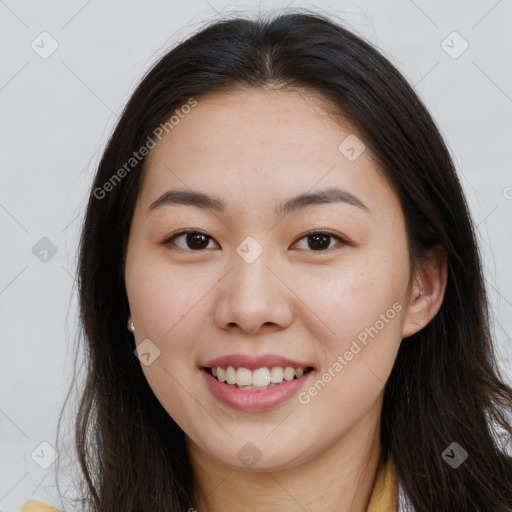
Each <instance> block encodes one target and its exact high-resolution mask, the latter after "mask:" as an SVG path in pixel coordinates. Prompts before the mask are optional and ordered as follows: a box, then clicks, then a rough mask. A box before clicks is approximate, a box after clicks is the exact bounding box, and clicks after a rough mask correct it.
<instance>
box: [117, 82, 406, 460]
mask: <svg viewBox="0 0 512 512" xmlns="http://www.w3.org/2000/svg"><path fill="white" fill-rule="evenodd" d="M322 105H325V104H323V103H322V102H321V101H320V99H318V98H314V97H313V96H312V95H311V94H309V95H308V94H307V93H305V92H298V91H291V90H280V91H277V90H272V91H263V90H259V89H250V90H244V91H237V92H231V93H229V94H227V93H225V94H217V95H211V96H208V97H205V98H203V99H200V100H199V101H198V103H197V106H195V107H194V108H192V109H191V110H190V112H189V113H187V114H186V115H184V116H182V117H181V118H180V120H179V123H178V124H176V125H174V127H173V129H172V130H170V131H169V133H167V134H166V135H165V136H164V137H163V138H162V140H161V142H160V143H159V144H158V145H157V146H156V147H155V148H154V149H153V150H152V151H151V153H150V154H149V156H148V159H147V167H146V171H145V176H144V180H143V183H142V187H141V189H140V192H139V195H138V200H137V204H136V208H135V212H134V216H133V220H132V224H131V230H130V237H129V243H128V250H127V259H126V272H125V281H126V289H127V294H128V299H129V306H130V311H131V316H132V319H133V322H134V325H135V333H134V336H135V341H136V343H137V345H140V344H141V343H144V345H142V347H144V352H146V353H148V354H149V355H148V356H146V358H145V359H143V358H141V364H142V369H143V371H144V374H145V376H146V378H147V380H148V382H149V385H150V386H151V388H152V390H153V391H154V393H155V395H156V397H157V398H158V400H159V401H160V403H161V404H162V406H163V407H164V408H165V409H166V410H167V411H168V413H169V415H170V416H171V417H172V418H173V419H174V420H175V421H176V423H178V425H180V427H181V428H182V429H183V430H184V432H185V433H186V436H187V442H188V443H189V445H190V446H192V447H193V449H195V450H197V451H198V452H201V453H203V454H207V456H208V457H210V458H211V459H214V460H215V461H217V462H218V463H221V464H223V465H226V466H230V467H232V468H239V469H244V468H247V467H248V465H247V464H248V463H247V460H246V459H244V457H243V455H244V454H249V455H254V456H256V457H257V458H259V461H258V464H257V469H258V470H269V469H276V468H281V469H282V468H287V467H292V466H293V465H296V464H299V463H300V462H304V461H307V460H309V459H311V458H313V457H315V456H317V455H319V454H321V453H322V452H324V451H325V450H327V449H328V448H329V447H331V446H333V445H335V443H337V442H338V441H340V440H341V439H343V438H346V437H347V436H350V435H351V433H353V432H356V431H357V429H358V428H360V427H361V426H362V425H364V424H365V422H366V423H368V422H375V421H377V419H378V413H379V411H380V406H381V401H382V394H383V389H384V385H385V381H386V379H387V377H388V376H389V374H390V372H391V369H392V366H393V363H394V360H395V357H396V353H397V350H398V347H399V344H400V341H401V339H402V337H404V336H405V335H409V334H411V333H412V332H408V333H406V332H405V331H406V330H407V328H408V324H407V306H406V305H407V302H408V301H410V299H409V294H408V290H409V284H410V282H409V259H408V248H407V239H406V230H405V221H404V217H403V214H402V210H401V207H400V204H399V201H398V198H397V197H396V195H395V193H394V192H393V190H392V189H391V187H390V186H389V184H388V183H387V182H386V180H385V179H384V178H383V175H382V173H381V172H380V170H379V169H378V167H377V165H376V164H375V163H374V162H373V160H372V158H371V154H370V150H369V149H368V148H366V149H364V148H363V147H362V146H361V145H360V144H361V137H358V139H356V138H355V137H357V133H356V132H355V130H354V128H353V127H351V126H350V125H349V124H344V125H340V124H339V123H340V121H339V120H338V122H336V123H335V122H334V120H333V119H332V118H330V117H329V116H328V115H327V114H326V112H325V111H324V110H323V108H322ZM347 137H350V138H349V139H347ZM345 139H346V140H345ZM343 141H345V142H343ZM342 142H343V143H342ZM340 143H342V144H341V146H340ZM361 150H362V152H361ZM168 191H182V192H189V193H190V192H199V193H201V194H204V195H207V196H211V197H212V198H214V200H212V201H210V202H209V203H208V202H207V203H205V202H204V201H203V202H202V203H199V202H197V201H196V202H191V201H190V198H191V194H189V195H188V197H187V196H184V195H181V196H178V195H177V194H174V196H172V197H171V196H168V197H167V201H165V200H161V201H159V203H157V204H156V205H155V206H154V207H153V208H152V207H151V205H152V204H154V203H155V202H156V201H157V199H159V198H161V196H162V195H163V194H165V193H166V192H168ZM336 191H338V192H336ZM340 191H341V192H340ZM303 194H319V195H317V196H315V197H316V198H315V197H311V196H310V197H309V198H308V197H307V196H306V197H304V198H302V200H297V201H295V202H293V203H290V200H291V199H292V198H294V197H296V196H300V195H303ZM322 194H323V195H322ZM322 198H323V199H322ZM283 205H284V207H283ZM286 206H287V207H286ZM183 231H190V232H192V233H191V234H188V235H187V234H186V233H185V234H183ZM269 354H270V355H272V356H274V359H272V358H270V359H264V358H263V359H258V357H260V356H263V357H264V356H267V355H269ZM232 355H236V356H246V357H247V358H248V359H245V360H240V359H239V360H236V359H233V360H232V361H231V362H232V363H233V364H232V366H233V367H234V370H233V372H232V373H229V372H230V370H228V369H227V366H230V365H229V364H226V363H229V360H228V361H227V362H226V361H224V362H222V361H221V363H222V364H219V366H221V367H224V369H226V370H227V372H228V374H229V375H231V376H232V374H234V375H235V376H236V377H238V378H240V379H244V378H247V377H248V376H249V378H251V377H252V379H253V382H254V383H255V384H259V385H263V384H264V383H267V382H268V378H269V375H270V376H271V377H272V375H273V376H274V377H275V379H274V380H277V381H280V380H282V379H283V377H284V380H283V381H282V383H274V384H275V385H274V386H273V387H272V388H270V389H267V390H254V389H253V390H247V389H238V390H236V389H234V388H233V387H231V386H228V384H226V383H221V382H220V381H218V380H217V379H215V378H214V377H213V376H212V375H210V374H209V373H208V372H209V371H211V370H204V369H203V367H205V366H215V367H216V366H217V365H216V364H213V365H212V364H209V363H210V362H211V361H212V360H214V359H217V358H220V357H222V356H232ZM276 358H277V359H276ZM279 358H286V359H287V360H286V361H285V360H284V359H283V361H281V360H279ZM244 365H245V366H244ZM287 366H290V368H292V370H286V367H287ZM295 366H298V367H311V368H313V370H310V371H307V372H306V373H304V375H302V377H300V370H298V371H297V372H296V374H297V376H299V377H300V378H296V377H295V378H293V379H292V380H290V381H288V380H287V377H290V376H292V377H293V375H294V372H293V368H294V367H295ZM238 367H244V368H245V369H244V368H242V370H241V371H237V368H238ZM251 367H253V368H254V369H256V371H254V372H253V371H251ZM262 367H268V370H269V371H268V374H267V372H266V370H260V369H259V368H262ZM275 367H283V368H284V371H283V372H282V373H279V370H276V369H274V370H273V369H272V368H275ZM213 371H215V370H213ZM287 372H288V373H287ZM290 372H291V373H290ZM221 373H222V371H221V370H218V373H217V377H219V376H220V374H221ZM257 375H258V376H257ZM259 379H263V380H259ZM265 379H266V380H265ZM213 381H214V382H213ZM240 382H248V381H243V380H241V381H240ZM280 386H282V388H280ZM247 443H252V444H251V445H249V444H247ZM244 450H245V451H244Z"/></svg>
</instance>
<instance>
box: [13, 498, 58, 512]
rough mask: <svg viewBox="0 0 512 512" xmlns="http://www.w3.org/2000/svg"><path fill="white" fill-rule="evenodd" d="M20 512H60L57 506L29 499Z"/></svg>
mask: <svg viewBox="0 0 512 512" xmlns="http://www.w3.org/2000/svg"><path fill="white" fill-rule="evenodd" d="M20 512H59V511H58V510H57V509H56V508H54V507H50V506H49V505H45V504H44V503H41V502H40V501H34V500H30V501H27V502H26V503H25V504H24V505H23V506H22V507H21V508H20Z"/></svg>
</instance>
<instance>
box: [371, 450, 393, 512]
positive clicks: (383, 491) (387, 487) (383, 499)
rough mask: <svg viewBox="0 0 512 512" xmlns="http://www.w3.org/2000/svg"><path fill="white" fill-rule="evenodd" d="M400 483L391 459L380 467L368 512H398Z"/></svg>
mask: <svg viewBox="0 0 512 512" xmlns="http://www.w3.org/2000/svg"><path fill="white" fill-rule="evenodd" d="M397 510H398V481H397V478H396V475H395V468H394V467H393V463H392V462H391V459H390V458H388V460H387V462H386V463H385V464H383V465H382V466H380V467H379V470H378V471H377V476H376V477H375V484H374V486H373V491H372V495H371V497H370V503H369V504H368V509H367V512H397Z"/></svg>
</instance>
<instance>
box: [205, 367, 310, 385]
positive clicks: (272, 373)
mask: <svg viewBox="0 0 512 512" xmlns="http://www.w3.org/2000/svg"><path fill="white" fill-rule="evenodd" d="M202 369H203V370H205V371H206V372H207V373H209V374H210V375H211V376H212V377H213V378H214V379H216V380H218V381H219V382H222V383H223V384H226V385H227V386H229V387H231V388H234V389H242V390H246V391H253V390H254V391H264V390H266V389H272V388H274V387H276V386H280V385H281V384H285V383H286V382H290V381H292V380H297V379H300V378H302V377H303V376H304V375H306V374H308V373H310V372H311V371H313V370H314V368H313V367H312V366H308V367H305V368H292V367H286V368H283V367H273V368H258V369H257V370H254V371H251V370H249V369H247V368H243V369H240V368H238V369H237V368H234V367H216V368H210V367H203V368H202Z"/></svg>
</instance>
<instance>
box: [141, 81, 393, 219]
mask: <svg viewBox="0 0 512 512" xmlns="http://www.w3.org/2000/svg"><path fill="white" fill-rule="evenodd" d="M335 112H336V111H335V107H334V106H333V105H332V104H330V103H329V102H327V101H326V100H323V99H321V98H319V97H318V96H317V95H313V94H311V93H308V92H306V91H300V90H287V89H283V90H264V89H257V88H252V89H245V90H237V91H231V92H223V93H220V94H219V93H216V94H212V95H209V96H205V97H204V98H201V99H198V100H197V105H196V106H195V107H193V108H192V109H190V111H188V113H186V114H183V113H182V115H181V116H180V118H179V122H178V123H177V124H175V125H174V126H173V128H172V129H171V130H170V131H169V133H166V134H164V136H163V138H162V140H161V141H160V142H159V143H158V144H157V146H156V147H155V148H154V149H152V150H151V152H150V154H149V155H148V157H147V160H146V165H145V173H144V174H145V175H144V180H143V185H142V189H141V191H140V194H139V201H140V202H141V203H143V204H144V205H145V207H146V208H147V207H148V206H149V204H150V203H151V202H152V201H154V200H155V198H156V197H157V196H158V195H160V194H161V193H162V192H164V191H165V190H167V189H170V188H180V189H183V188H191V189H194V190H202V191H204V192H209V193H212V194H215V195H216V196H220V197H224V198H225V199H226V202H227V203H228V204H229V203H230V202H233V203H234V202H237V201H238V202H243V203H244V204H245V205H246V206H247V205H249V204H251V203H254V204H259V205H263V204H266V203H267V202H268V203H269V205H270V204H272V206H273V205H274V203H275V202H277V201H279V202H281V200H282V199H283V198H285V197H289V196H291V195H295V194H299V193H303V192H306V191H309V190H312V189H318V188H328V187H332V186H337V187H343V188H344V189H346V190H349V191H350V192H351V193H353V194H354V195H357V196H358V197H360V199H361V200H362V201H363V202H365V203H366V204H375V203H378V201H379V199H378V198H379V197H380V199H381V200H382V201H383V203H386V201H387V202H388V203H389V204H387V205H386V204H382V205H381V206H382V207H383V208H386V207H387V208H388V209H389V207H394V208H395V209H396V208H397V207H398V204H397V198H396V197H394V193H393V191H392V189H391V188H390V186H389V185H388V184H387V182H386V180H385V178H384V176H383V174H382V172H381V170H380V169H379V168H378V166H377V164H376V163H375V162H374V160H373V159H372V155H371V152H370V150H369V149H368V148H364V150H363V152H362V153H361V154H360V155H359V156H358V157H357V158H355V159H353V158H347V155H346V154H345V153H343V151H342V150H343V148H344V146H343V141H345V140H349V141H351V142H354V141H355V142H356V145H357V144H360V146H356V150H357V152H359V151H360V150H361V148H362V147H363V146H362V144H363V142H362V140H361V137H360V136H358V135H357V134H356V133H355V129H354V127H353V126H352V125H351V124H350V123H349V122H347V121H342V119H341V118H339V117H336V118H335V117H334V116H333V115H331V114H334V113H335ZM347 137H350V138H348V139H347ZM357 141H359V142H357ZM340 143H341V144H342V150H341V151H340ZM352 145H353V144H352ZM356 155H357V153H356ZM349 156H350V154H349Z"/></svg>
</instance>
